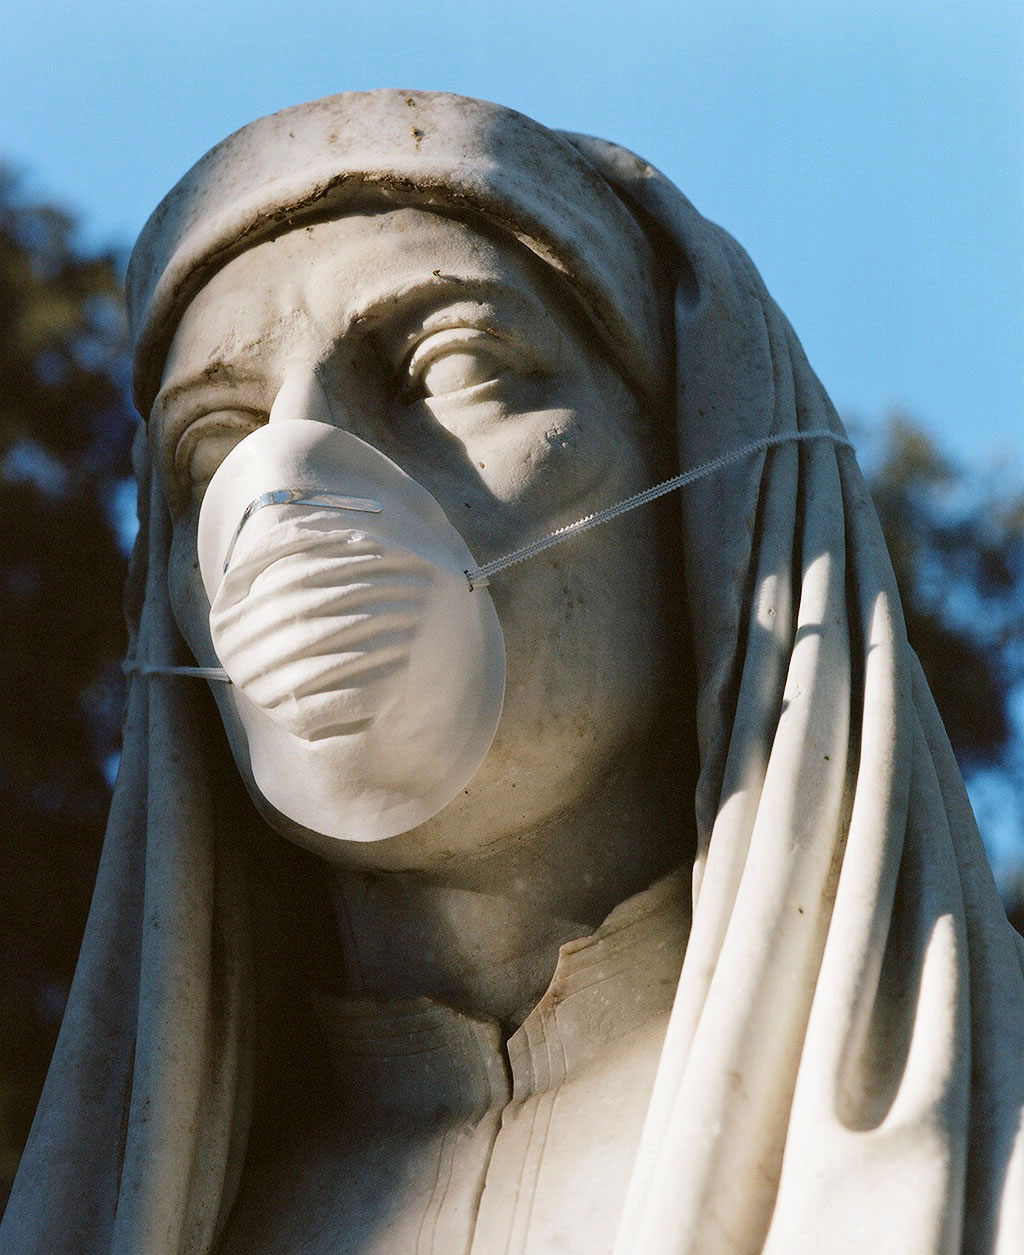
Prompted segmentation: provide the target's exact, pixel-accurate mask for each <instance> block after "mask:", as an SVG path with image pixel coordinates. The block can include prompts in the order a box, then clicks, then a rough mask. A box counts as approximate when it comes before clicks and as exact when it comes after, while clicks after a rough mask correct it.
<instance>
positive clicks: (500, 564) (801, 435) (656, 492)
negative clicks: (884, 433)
mask: <svg viewBox="0 0 1024 1255" xmlns="http://www.w3.org/2000/svg"><path fill="white" fill-rule="evenodd" d="M804 440H831V441H832V443H833V444H835V445H839V446H840V447H842V448H846V449H852V448H853V445H852V444H851V443H850V441H849V440H847V439H846V437H845V436H840V435H838V434H837V433H836V432H834V431H826V430H819V431H788V432H782V433H781V434H779V435H776V436H765V437H763V438H762V439H761V440H752V441H751V442H750V444H745V445H741V446H740V447H739V448H738V449H730V451H729V452H728V453H722V454H720V455H719V456H718V457H716V458H712V459H711V460H710V461H709V462H702V463H701V465H700V466H693V467H691V468H690V469H689V470H688V471H683V472H682V473H681V474H679V475H674V476H673V477H672V478H671V479H666V480H663V481H662V482H661V483H660V484H654V485H653V486H652V487H650V488H645V489H643V490H642V491H641V492H637V493H634V494H633V496H631V497H626V498H624V499H623V500H622V501H619V502H617V503H616V504H615V505H610V506H608V507H606V508H605V509H604V510H598V511H597V512H596V513H594V514H587V515H584V517H583V518H581V519H577V520H576V522H575V523H567V524H566V525H565V527H559V528H557V529H556V530H555V531H553V532H551V533H550V534H549V535H548V536H543V537H541V538H540V539H539V540H532V541H530V543H529V544H526V545H523V547H522V548H521V549H513V550H512V552H511V553H507V554H505V555H504V556H502V557H500V558H494V559H492V560H491V561H490V562H485V563H483V565H481V566H478V567H473V569H472V570H468V571H466V572H465V575H466V579H467V580H468V582H469V589H470V592H472V591H473V589H475V588H486V587H487V585H488V583H489V582H490V577H491V576H492V575H496V574H497V573H498V572H499V571H504V570H506V569H507V568H508V567H510V566H515V565H516V564H517V563H519V562H525V561H526V560H527V559H528V558H534V557H536V556H537V554H539V553H543V552H544V551H545V549H551V548H552V547H553V546H554V545H560V544H561V543H562V541H563V540H569V539H570V537H572V536H578V535H579V534H580V532H586V531H589V530H590V529H591V528H592V527H599V526H600V525H601V524H602V523H609V522H611V520H612V519H616V518H618V517H619V515H620V514H626V513H628V511H630V510H636V509H638V508H639V507H640V506H642V505H647V504H648V502H650V501H657V499H658V498H659V497H664V496H667V495H668V493H670V492H675V491H676V489H677V488H685V487H687V485H689V484H694V483H696V482H697V480H698V479H705V478H706V477H707V476H708V475H714V473H715V472H716V471H720V470H722V468H723V467H726V466H729V465H731V464H732V463H733V462H740V461H742V460H743V458H746V457H750V455H751V454H752V453H759V452H760V451H761V450H762V449H771V448H774V447H775V446H776V445H781V444H796V443H798V442H800V441H804ZM300 503H301V504H309V505H321V506H329V507H333V508H335V509H356V510H360V509H361V510H369V511H371V512H372V513H376V512H377V511H379V510H380V508H381V507H380V505H379V503H377V502H375V501H363V500H358V501H357V500H355V499H348V498H336V497H333V496H323V497H319V498H316V499H313V498H309V499H305V500H303V499H302V498H301V497H300V495H299V493H298V491H297V490H293V489H288V490H286V491H284V492H282V493H281V494H280V495H278V494H274V493H267V494H264V497H262V498H258V499H257V501H255V502H253V503H252V506H250V509H249V511H247V512H246V515H245V517H243V519H242V522H241V523H240V524H239V525H238V529H237V530H236V532H235V539H236V540H237V538H238V532H239V531H241V529H242V526H243V525H244V523H245V522H246V520H247V518H248V516H249V514H250V513H251V512H252V510H253V508H258V507H261V506H264V505H277V504H300ZM374 507H376V508H374ZM233 543H234V541H232V544H233ZM225 565H226V564H225ZM121 669H122V670H123V671H124V672H125V673H126V674H128V675H131V674H138V675H143V676H147V675H181V676H192V677H194V678H195V679H199V680H219V681H220V682H221V683H223V684H230V683H231V679H230V677H229V676H228V673H227V672H226V671H224V670H222V669H221V668H220V667H174V666H170V665H169V664H164V663H155V662H140V661H139V660H138V659H135V658H128V659H126V660H125V661H124V662H123V663H122V664H121Z"/></svg>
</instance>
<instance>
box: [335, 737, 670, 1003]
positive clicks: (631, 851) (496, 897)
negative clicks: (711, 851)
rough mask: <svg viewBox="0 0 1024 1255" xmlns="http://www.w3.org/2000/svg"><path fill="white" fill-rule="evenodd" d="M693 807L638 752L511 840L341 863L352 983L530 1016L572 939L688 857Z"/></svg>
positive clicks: (340, 897)
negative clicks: (419, 857)
mask: <svg viewBox="0 0 1024 1255" xmlns="http://www.w3.org/2000/svg"><path fill="white" fill-rule="evenodd" d="M691 812H692V800H691V797H690V796H689V795H688V791H686V792H684V793H683V794H682V795H680V794H679V793H678V792H677V791H676V789H675V788H668V787H666V785H665V783H664V781H662V780H660V779H655V778H652V772H651V769H650V764H649V763H648V764H645V763H643V762H642V761H641V756H640V755H639V754H637V755H636V756H635V758H634V760H633V761H632V762H630V763H628V764H626V765H624V766H620V767H619V769H618V770H616V771H615V772H612V773H610V774H609V775H608V777H607V778H606V781H605V784H604V785H603V786H602V787H600V788H599V789H597V790H595V791H594V793H593V795H591V796H590V797H588V798H587V799H586V800H585V801H584V802H583V803H582V804H580V805H578V806H577V807H576V808H575V809H574V810H573V811H572V812H570V813H567V814H564V815H562V816H560V817H559V818H558V819H556V820H555V821H553V822H551V823H549V824H547V825H545V826H544V827H543V828H542V829H541V830H539V831H537V832H535V833H532V834H530V835H528V836H526V837H525V838H523V839H521V840H519V841H518V842H517V843H515V844H514V845H511V846H509V847H507V848H504V849H501V850H498V851H489V852H487V853H486V854H485V855H481V856H478V857H476V858H464V859H459V860H452V861H451V862H449V863H446V864H444V865H443V866H442V867H440V868H434V869H432V870H430V871H423V872H389V873H367V872H344V871H335V873H334V884H335V902H336V911H337V917H338V923H339V928H340V933H341V942H342V947H343V951H344V954H345V965H346V971H347V977H348V985H349V992H350V993H351V994H352V995H355V996H365V997H371V998H378V999H385V1000H391V999H402V998H413V997H418V996H426V997H431V998H437V999H440V1000H443V1001H446V1002H450V1003H452V1004H453V1005H455V1006H457V1007H460V1008H462V1009H464V1010H468V1011H476V1012H479V1013H483V1014H486V1015H490V1016H493V1017H494V1018H495V1019H497V1020H499V1021H501V1022H502V1023H503V1024H505V1025H506V1026H508V1027H509V1028H513V1027H515V1026H517V1025H518V1024H519V1023H520V1022H521V1021H522V1019H523V1018H524V1017H525V1015H527V1014H528V1013H529V1011H530V1009H531V1008H532V1007H533V1006H534V1005H535V1004H536V1002H537V1001H538V1000H539V998H540V997H541V995H542V994H543V993H544V990H545V989H546V988H547V986H548V983H549V981H550V979H551V975H552V972H553V971H554V967H555V963H556V960H557V958H558V949H559V947H560V946H561V945H563V944H564V943H565V942H567V941H570V940H572V939H574V938H578V937H582V936H586V935H588V934H589V933H591V932H592V931H593V930H594V929H595V928H596V927H597V926H598V925H599V924H600V923H601V921H602V920H603V919H604V917H605V916H606V915H607V914H608V913H609V911H611V910H612V908H613V907H615V906H616V905H617V904H618V903H619V902H621V901H623V900H624V899H625V898H627V897H629V896H631V895H632V894H634V893H637V892H639V891H640V890H642V889H645V888H646V887H647V886H648V885H650V884H651V883H652V882H653V881H654V880H656V879H657V878H658V877H659V876H661V875H663V874H664V873H666V872H667V871H669V870H671V869H672V868H673V867H676V866H678V865H679V864H680V863H681V862H682V861H683V860H684V859H685V858H686V857H687V855H688V839H687V834H688V830H689V827H690V823H689V820H688V817H689V814H690V813H691ZM485 841H486V837H484V840H482V841H481V845H483V844H485Z"/></svg>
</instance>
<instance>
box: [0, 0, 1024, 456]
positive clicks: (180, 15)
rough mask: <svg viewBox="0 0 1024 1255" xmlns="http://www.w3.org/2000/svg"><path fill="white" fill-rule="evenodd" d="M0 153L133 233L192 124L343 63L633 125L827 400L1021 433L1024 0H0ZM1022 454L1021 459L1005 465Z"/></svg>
mask: <svg viewBox="0 0 1024 1255" xmlns="http://www.w3.org/2000/svg"><path fill="white" fill-rule="evenodd" d="M0 17H2V27H3V30H4V32H5V34H4V39H3V44H2V51H0V154H3V155H5V156H6V157H7V158H8V159H10V160H13V161H14V162H16V163H17V164H18V165H19V166H20V167H21V168H22V169H23V170H24V172H25V173H26V175H27V176H29V180H30V186H31V188H32V190H34V191H37V192H39V193H41V194H46V195H51V196H54V197H57V198H59V199H62V200H63V201H65V202H66V203H67V204H68V205H69V206H70V207H72V208H73V209H75V210H76V211H78V212H79V213H80V214H81V215H82V218H83V223H84V233H85V238H86V239H87V240H88V241H89V242H90V243H98V242H108V241H116V242H120V243H123V244H127V243H130V242H131V240H132V239H133V238H134V236H135V234H136V233H137V232H138V230H139V228H140V227H141V225H142V223H143V221H144V220H145V218H146V216H147V214H148V213H149V211H150V209H152V207H153V206H154V205H155V204H156V202H157V200H158V199H159V198H160V197H161V196H162V195H163V193H164V192H165V191H166V190H167V189H168V188H169V187H170V185H171V184H172V183H173V182H174V180H175V179H176V178H177V177H178V176H179V175H180V174H181V173H183V171H184V170H185V169H186V168H187V167H188V166H189V165H190V164H191V163H192V162H193V161H194V160H195V159H196V158H198V157H199V156H200V155H201V154H202V153H203V152H204V151H205V150H206V149H207V148H208V147H210V145H212V144H213V143H215V142H216V141H217V140H218V139H220V138H222V137H223V136H224V135H225V134H227V133H228V132H229V131H231V130H233V129H234V128H235V127H237V126H240V125H242V124H243V123H245V122H247V121H249V120H250V119H252V118H254V117H256V116H258V115H260V114H263V113H267V112H270V111H272V110H274V109H276V108H280V107H282V106H285V105H289V104H294V103H296V102H297V101H300V100H304V99H312V98H314V97H316V96H320V95H324V94H327V93H329V92H334V91H340V90H345V89H349V88H368V87H377V86H408V87H420V88H439V89H446V90H453V91H458V92H464V93H466V94H469V95H479V96H484V97H487V98H490V99H494V100H499V101H501V102H502V103H504V104H508V105H511V106H513V107H515V108H519V109H522V110H523V111H525V112H527V113H529V114H531V115H533V116H534V117H536V118H538V119H539V120H540V121H542V122H545V123H547V124H549V125H552V126H561V127H565V128H567V129H571V130H580V131H588V132H591V133H593V134H599V135H604V136H605V137H607V138H611V139H615V140H617V141H619V142H621V143H624V144H626V145H628V146H630V147H633V148H635V149H636V150H637V151H639V152H641V153H642V154H643V155H644V156H646V157H647V158H648V159H650V160H651V161H653V162H654V163H655V164H656V165H658V166H660V167H661V168H662V169H663V170H664V171H665V172H666V173H668V174H669V175H670V176H671V177H672V178H673V179H674V180H675V181H676V182H677V183H678V184H679V186H680V187H681V188H682V189H683V190H684V191H685V192H686V193H687V195H688V196H689V197H690V198H691V199H692V200H693V201H694V202H695V204H696V205H697V206H698V208H699V209H701V210H702V211H703V212H704V213H706V214H707V215H709V216H710V217H712V218H714V219H716V220H717V221H719V222H721V223H722V224H723V225H724V226H726V227H727V228H729V229H730V230H731V231H732V232H733V234H735V235H736V236H737V238H738V239H739V240H740V241H741V242H742V243H743V244H744V245H745V246H746V248H747V249H748V251H749V252H750V253H751V255H752V256H753V258H754V260H755V262H756V263H757V264H758V266H759V267H760V269H761V271H762V273H763V274H764V276H765V279H766V281H767V283H768V286H769V288H770V290H771V291H772V292H773V294H774V295H775V297H776V299H777V300H778V301H779V303H780V304H781V305H782V307H783V309H784V310H786V312H787V313H788V315H789V317H790V319H791V320H792V322H793V323H794V325H795V327H796V328H797V332H798V334H799V335H800V337H801V339H802V340H803V342H804V345H805V347H806V349H807V351H808V355H809V357H810V359H811V362H812V363H813V364H814V365H815V367H816V369H817V370H818V373H819V374H820V375H821V376H822V378H823V379H824V381H825V383H826V386H827V387H828V388H829V391H830V392H831V393H832V396H833V399H834V400H835V401H836V403H837V405H838V406H839V409H840V411H841V412H842V413H843V414H844V415H845V416H847V417H849V418H854V419H859V420H864V421H872V420H875V419H878V418H880V417H881V416H883V415H884V414H885V413H886V412H887V411H889V410H891V409H892V408H894V407H901V408H903V409H905V410H906V411H908V412H909V413H911V414H912V415H913V416H915V417H917V418H919V419H920V420H921V421H923V422H925V423H926V424H927V425H929V426H930V427H932V428H933V429H934V430H935V431H936V433H937V434H938V435H939V437H940V439H941V441H942V443H943V445H944V446H945V447H946V448H947V449H949V451H950V452H952V453H953V454H954V455H955V456H957V457H959V458H961V459H964V460H967V461H971V462H975V463H987V462H990V461H993V460H996V461H1005V460H1007V459H1008V458H1011V457H1012V453H1013V451H1014V450H1017V451H1018V457H1017V462H1016V465H1017V466H1018V467H1020V466H1021V460H1020V450H1021V446H1022V444H1024V439H1022V437H1024V421H1022V416H1024V352H1022V349H1024V299H1022V293H1024V9H1022V7H1021V5H1020V4H1019V0H930V2H929V3H919V2H918V0H857V2H854V0H779V2H778V3H771V0H767V2H762V3H757V2H755V0H713V2H712V0H638V2H635V3H632V4H623V3H621V2H620V3H616V4H614V5H613V4H610V3H598V4H594V3H581V2H579V0H561V2H560V0H547V3H543V4H542V3H537V2H535V0H530V2H523V3H515V2H514V0H511V2H509V3H505V4H501V5H495V4H488V3H485V2H484V0H477V2H476V3H470V2H469V0H434V2H433V3H431V4H430V5H425V4H422V3H421V4H413V3H411V2H410V0H374V2H373V3H365V2H364V0H355V2H354V3H352V2H350V3H348V4H346V3H345V0H292V2H291V3H289V4H288V5H277V6H273V8H271V7H270V6H265V5H262V4H246V3H242V2H241V0H227V2H225V3H221V4H204V3H200V2H199V0H175V2H174V3H173V4H154V3H151V2H150V0H134V2H133V3H131V4H129V3H126V2H122V0H50V2H49V3H48V4H47V5H45V6H28V5H25V4H14V3H13V2H12V0H0ZM1021 474H1022V475H1024V469H1022V470H1021Z"/></svg>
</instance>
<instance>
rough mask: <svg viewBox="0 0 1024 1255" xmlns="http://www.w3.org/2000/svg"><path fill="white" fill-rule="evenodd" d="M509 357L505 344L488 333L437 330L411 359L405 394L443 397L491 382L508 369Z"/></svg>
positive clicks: (417, 397)
mask: <svg viewBox="0 0 1024 1255" xmlns="http://www.w3.org/2000/svg"><path fill="white" fill-rule="evenodd" d="M509 356H510V355H509V347H508V345H506V344H504V343H503V342H502V341H501V340H500V339H499V338H498V337H497V336H495V335H493V334H489V333H488V332H484V331H477V330H474V329H472V328H469V327H457V328H453V329H452V330H449V331H439V332H437V333H436V334H435V335H432V336H429V337H428V338H427V339H426V340H423V341H422V342H421V343H420V344H419V345H418V346H417V348H416V349H415V351H414V352H413V354H412V356H411V357H410V359H409V364H408V366H407V368H406V369H407V379H408V384H407V395H408V396H409V397H410V399H415V400H419V399H422V398H423V397H443V396H449V395H451V394H452V393H456V392H464V391H465V390H466V389H467V388H475V387H477V386H478V385H480V384H486V383H490V382H492V380H495V379H497V378H498V377H499V376H500V375H502V374H504V372H505V371H506V370H508V368H509V366H510V364H511V363H510V360H509Z"/></svg>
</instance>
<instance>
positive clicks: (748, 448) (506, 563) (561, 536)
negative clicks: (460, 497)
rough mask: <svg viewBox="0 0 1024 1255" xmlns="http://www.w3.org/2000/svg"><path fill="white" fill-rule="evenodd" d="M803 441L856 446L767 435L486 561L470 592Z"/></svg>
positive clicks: (830, 435)
mask: <svg viewBox="0 0 1024 1255" xmlns="http://www.w3.org/2000/svg"><path fill="white" fill-rule="evenodd" d="M802 440H831V441H832V443H833V444H836V445H840V446H842V447H844V448H847V449H852V448H853V445H852V444H851V443H850V441H849V440H847V439H846V437H845V436H840V435H838V434H837V433H836V432H834V431H825V430H820V431H787V432H782V433H781V434H779V435H776V436H765V437H764V438H763V439H761V440H753V441H751V442H750V444H745V445H741V446H740V447H739V448H738V449H730V451H729V452H728V453H723V454H720V455H719V456H718V457H716V458H712V459H711V460H710V461H709V462H702V463H701V465H700V466H693V467H691V468H690V469H689V470H688V471H683V472H682V473H681V474H679V475H674V476H673V477H672V478H671V479H666V480H663V481H662V483H660V484H654V485H653V486H652V487H651V488H644V489H643V490H642V491H641V492H637V493H634V494H633V496H631V497H626V498H624V499H623V500H622V501H619V502H617V503H616V504H615V505H610V506H608V507H606V508H605V509H604V510H598V511H597V512H596V513H595V514H586V515H584V516H583V518H581V519H577V520H576V522H575V523H567V524H566V525H565V527H559V528H557V529H556V530H555V531H553V532H551V533H550V535H548V536H543V537H541V538H540V539H539V540H531V541H530V542H529V544H526V545H523V547H522V548H521V549H513V550H512V552H511V553H507V554H504V555H503V556H502V557H500V558H493V559H492V560H491V561H490V562H484V563H483V564H482V565H480V566H478V567H473V569H472V570H469V571H466V573H465V575H466V579H467V580H468V581H469V588H470V592H472V591H473V589H474V588H486V587H487V585H488V583H489V582H490V577H491V576H492V575H496V574H497V573H498V572H499V571H504V570H506V569H507V568H508V567H510V566H515V565H516V563H518V562H525V561H526V560H527V558H535V557H536V556H537V554H539V553H543V552H544V550H545V549H551V548H552V547H553V546H554V545H560V544H561V543H562V541H563V540H568V539H569V538H570V537H571V536H578V535H579V534H580V532H586V531H589V530H590V529H591V528H592V527H599V526H600V525H601V524H602V523H610V522H611V520H612V519H616V518H618V517H619V515H620V514H626V513H627V512H628V511H630V510H635V509H637V507H638V506H642V505H647V504H648V502H650V501H657V499H658V498H659V497H664V496H667V494H668V493H670V492H675V491H676V489H677V488H685V487H687V486H688V485H689V484H694V483H696V482H697V480H698V479H705V478H706V477H707V476H708V475H713V474H714V473H715V472H716V471H720V470H722V468H723V467H725V466H729V465H730V464H731V463H732V462H740V461H742V460H743V458H746V457H749V456H750V455H751V454H752V453H758V452H760V450H762V449H771V448H773V447H774V446H775V445H780V444H793V443H796V442H797V441H802Z"/></svg>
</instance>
